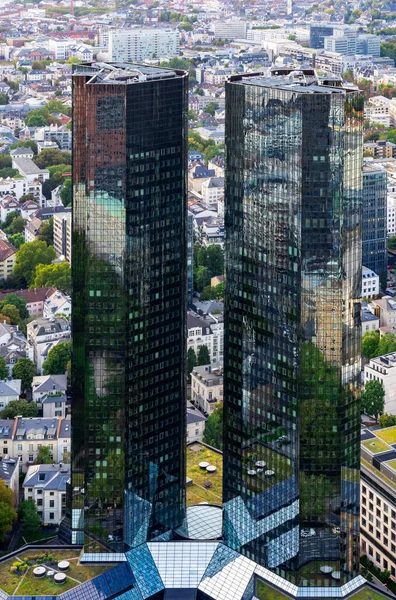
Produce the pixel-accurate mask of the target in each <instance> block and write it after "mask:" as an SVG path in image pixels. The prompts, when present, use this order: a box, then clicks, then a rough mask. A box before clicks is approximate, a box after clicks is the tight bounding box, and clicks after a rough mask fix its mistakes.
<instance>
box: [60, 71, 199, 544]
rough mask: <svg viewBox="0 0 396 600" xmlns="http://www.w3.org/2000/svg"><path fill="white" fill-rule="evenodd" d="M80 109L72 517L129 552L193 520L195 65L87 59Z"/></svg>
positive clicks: (76, 86) (78, 80)
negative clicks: (191, 131) (189, 342)
mask: <svg viewBox="0 0 396 600" xmlns="http://www.w3.org/2000/svg"><path fill="white" fill-rule="evenodd" d="M73 106H74V118H73V122H74V136H73V138H74V141H73V143H74V148H73V187H74V211H73V244H72V245H73V263H72V276H73V296H72V306H73V310H72V324H73V352H72V386H73V412H72V425H73V446H72V485H71V489H70V493H71V492H72V496H73V497H72V499H71V500H70V498H69V508H68V512H67V516H68V520H67V521H66V523H65V525H66V524H67V523H68V524H69V525H71V526H72V530H73V541H81V540H82V539H83V535H84V534H85V551H86V552H87V553H92V552H108V551H113V552H122V551H123V550H126V549H128V548H132V547H135V546H137V545H139V544H141V543H143V542H145V541H147V540H149V539H152V538H154V537H156V536H158V535H160V534H161V533H163V532H167V531H169V530H171V529H172V528H174V527H177V526H178V525H180V524H181V522H182V519H183V516H184V504H185V433H186V406H185V399H186V393H185V392H186V390H185V369H186V367H185V365H186V348H185V332H186V306H187V284H186V279H187V202H186V183H187V178H186V173H187V146H186V144H187V73H186V72H184V71H174V70H170V69H160V68H152V67H147V66H138V65H134V64H104V63H100V64H96V63H92V64H85V65H81V66H76V67H75V68H74V72H73ZM70 509H71V510H70ZM100 510H102V511H104V512H105V518H103V519H101V522H100V528H98V527H97V526H96V523H97V512H98V511H100ZM92 528H93V530H94V531H95V535H94V536H91V537H90V532H91V531H92Z"/></svg>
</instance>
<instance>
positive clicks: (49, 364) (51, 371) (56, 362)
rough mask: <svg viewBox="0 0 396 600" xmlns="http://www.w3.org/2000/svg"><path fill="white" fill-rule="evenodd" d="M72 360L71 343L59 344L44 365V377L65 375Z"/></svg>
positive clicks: (49, 354) (54, 347) (52, 350)
mask: <svg viewBox="0 0 396 600" xmlns="http://www.w3.org/2000/svg"><path fill="white" fill-rule="evenodd" d="M69 360H70V342H59V343H58V344H56V346H53V348H51V350H50V351H49V353H48V358H47V360H46V361H45V362H44V364H43V372H44V375H64V374H65V373H66V370H67V363H68V361H69Z"/></svg>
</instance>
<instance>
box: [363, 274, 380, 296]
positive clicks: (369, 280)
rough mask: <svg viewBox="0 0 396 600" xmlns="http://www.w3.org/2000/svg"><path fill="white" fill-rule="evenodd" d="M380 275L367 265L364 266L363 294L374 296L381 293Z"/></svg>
mask: <svg viewBox="0 0 396 600" xmlns="http://www.w3.org/2000/svg"><path fill="white" fill-rule="evenodd" d="M379 285H380V284H379V275H377V273H374V271H372V270H371V269H368V268H367V267H362V296H363V298H373V297H374V296H377V295H378V294H379Z"/></svg>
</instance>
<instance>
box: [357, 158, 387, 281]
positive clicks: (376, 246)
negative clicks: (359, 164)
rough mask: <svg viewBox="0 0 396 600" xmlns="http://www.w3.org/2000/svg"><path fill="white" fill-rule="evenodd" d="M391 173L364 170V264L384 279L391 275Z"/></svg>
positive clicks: (374, 168) (376, 168)
mask: <svg viewBox="0 0 396 600" xmlns="http://www.w3.org/2000/svg"><path fill="white" fill-rule="evenodd" d="M386 202H387V171H386V170H385V169H384V168H383V167H381V166H380V165H375V164H372V163H370V162H366V163H365V164H364V166H363V221H362V245H363V251H362V260H363V264H364V265H365V266H366V267H367V268H368V269H372V270H373V271H374V272H375V273H377V274H378V275H379V276H380V277H381V276H383V275H384V273H386V271H387V266H388V254H387V253H388V243H387V222H386V221H387V212H386Z"/></svg>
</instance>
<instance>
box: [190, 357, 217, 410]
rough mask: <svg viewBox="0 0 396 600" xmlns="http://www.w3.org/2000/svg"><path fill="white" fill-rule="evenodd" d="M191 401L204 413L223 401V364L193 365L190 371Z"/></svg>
mask: <svg viewBox="0 0 396 600" xmlns="http://www.w3.org/2000/svg"><path fill="white" fill-rule="evenodd" d="M191 402H192V403H193V405H194V406H196V407H197V408H199V410H201V411H202V412H203V413H204V414H205V415H210V414H212V412H213V411H214V409H215V408H216V404H218V403H219V402H223V365H222V364H217V365H202V366H197V367H194V369H193V371H192V373H191Z"/></svg>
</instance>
